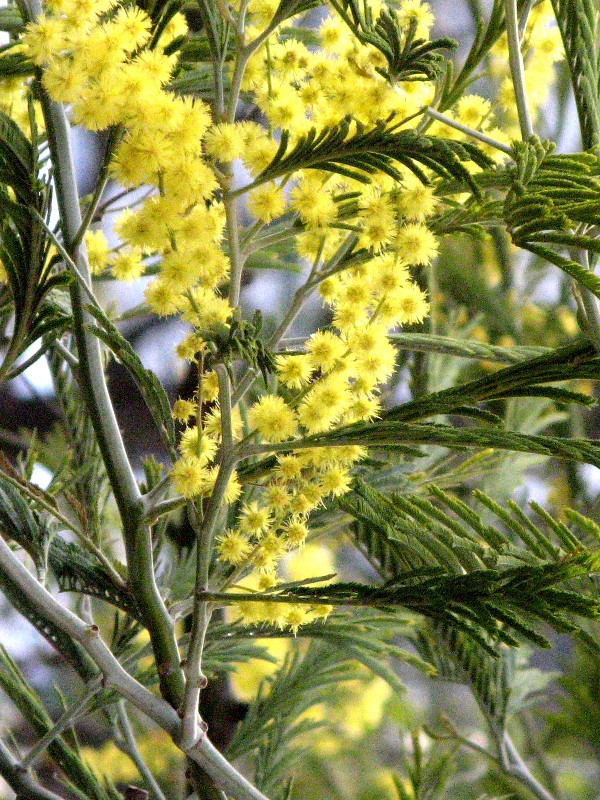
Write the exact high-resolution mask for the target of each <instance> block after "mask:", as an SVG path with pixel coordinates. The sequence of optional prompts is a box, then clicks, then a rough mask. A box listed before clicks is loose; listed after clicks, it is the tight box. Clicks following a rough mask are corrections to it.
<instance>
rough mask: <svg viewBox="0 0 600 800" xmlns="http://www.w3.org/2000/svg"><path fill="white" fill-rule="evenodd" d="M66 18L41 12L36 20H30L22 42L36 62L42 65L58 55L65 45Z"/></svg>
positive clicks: (26, 51)
mask: <svg viewBox="0 0 600 800" xmlns="http://www.w3.org/2000/svg"><path fill="white" fill-rule="evenodd" d="M65 43H66V37H65V24H64V20H62V19H60V18H59V19H57V18H56V17H47V16H45V15H44V14H40V15H39V17H38V18H37V21H36V22H29V23H28V24H27V25H26V27H25V34H24V35H23V38H22V39H21V44H22V47H23V50H24V52H25V54H26V55H28V56H29V58H30V59H31V60H32V61H33V63H34V64H37V65H38V66H42V65H43V64H45V63H46V62H48V61H50V59H51V58H52V56H56V55H58V54H59V53H60V52H61V51H62V50H63V49H64V47H65Z"/></svg>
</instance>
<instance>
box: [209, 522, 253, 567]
mask: <svg viewBox="0 0 600 800" xmlns="http://www.w3.org/2000/svg"><path fill="white" fill-rule="evenodd" d="M216 549H217V553H218V555H219V558H220V559H221V561H224V562H225V563H226V564H231V565H232V566H234V567H237V566H238V565H239V564H242V563H243V562H244V561H245V560H246V559H247V558H248V556H249V555H250V552H251V549H252V548H251V547H250V544H249V543H248V540H247V539H246V537H245V536H244V535H243V534H242V533H240V531H237V530H228V531H225V533H224V534H222V535H221V536H217V540H216Z"/></svg>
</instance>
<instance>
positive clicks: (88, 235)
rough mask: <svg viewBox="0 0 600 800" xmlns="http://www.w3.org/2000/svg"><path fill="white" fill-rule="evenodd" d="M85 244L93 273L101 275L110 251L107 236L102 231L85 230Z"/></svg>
mask: <svg viewBox="0 0 600 800" xmlns="http://www.w3.org/2000/svg"><path fill="white" fill-rule="evenodd" d="M85 246H86V248H87V254H88V261H89V264H90V270H91V273H92V275H99V274H100V273H101V272H103V271H104V269H105V267H106V265H107V263H108V256H109V253H110V247H109V246H108V242H107V241H106V236H105V235H104V233H103V232H102V231H99V230H98V231H91V230H87V231H86V232H85Z"/></svg>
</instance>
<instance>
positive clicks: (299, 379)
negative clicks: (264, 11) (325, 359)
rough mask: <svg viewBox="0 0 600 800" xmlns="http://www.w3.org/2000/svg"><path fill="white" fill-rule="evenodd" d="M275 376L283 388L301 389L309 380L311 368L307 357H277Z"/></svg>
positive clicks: (302, 355) (303, 355)
mask: <svg viewBox="0 0 600 800" xmlns="http://www.w3.org/2000/svg"><path fill="white" fill-rule="evenodd" d="M276 366H277V374H278V375H279V380H280V381H281V383H283V385H284V386H289V387H290V389H301V388H302V386H306V384H307V383H308V382H309V380H310V376H311V375H312V371H313V367H312V363H311V359H310V357H309V356H308V355H305V354H301V355H293V356H277V360H276Z"/></svg>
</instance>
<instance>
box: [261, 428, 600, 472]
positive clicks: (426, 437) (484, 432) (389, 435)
mask: <svg viewBox="0 0 600 800" xmlns="http://www.w3.org/2000/svg"><path fill="white" fill-rule="evenodd" d="M415 444H424V445H433V446H436V447H448V448H450V449H455V450H464V449H465V448H473V447H476V448H488V447H492V448H494V449H499V450H508V451H512V452H516V453H537V454H539V455H545V456H554V457H555V458H562V459H566V460H567V461H576V462H581V463H585V464H592V465H593V466H595V467H600V444H597V443H596V442H594V441H591V440H588V439H568V438H558V437H554V436H529V435H527V434H523V433H514V432H513V431H506V430H502V431H497V430H493V429H482V428H472V429H468V428H454V427H451V426H449V425H436V424H434V423H423V424H419V423H415V424H408V423H403V422H395V421H389V422H386V421H384V422H375V423H372V424H369V425H365V424H362V423H361V424H356V425H348V426H346V427H344V428H339V429H338V430H335V431H331V432H329V433H322V434H315V435H314V436H309V437H307V438H305V439H301V440H295V441H291V442H286V443H284V444H278V445H269V446H268V449H269V450H274V451H276V452H286V451H293V450H300V449H303V448H306V447H344V446H346V445H362V446H364V447H369V448H383V449H387V450H394V448H395V447H396V446H400V447H404V446H405V445H415Z"/></svg>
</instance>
